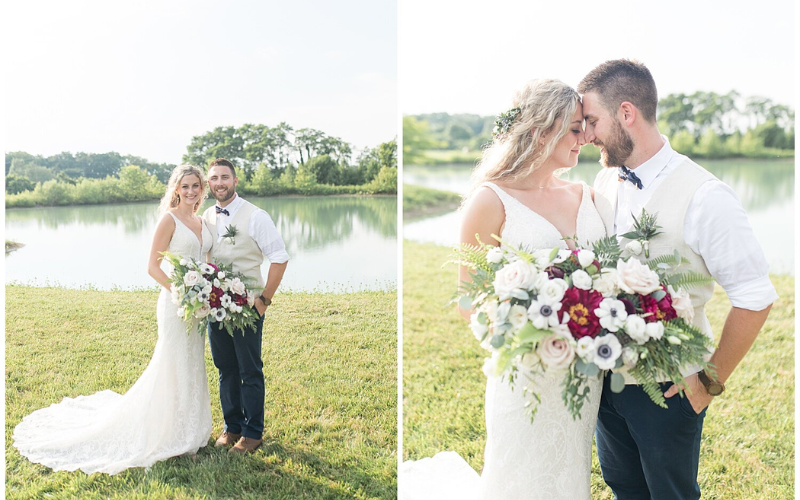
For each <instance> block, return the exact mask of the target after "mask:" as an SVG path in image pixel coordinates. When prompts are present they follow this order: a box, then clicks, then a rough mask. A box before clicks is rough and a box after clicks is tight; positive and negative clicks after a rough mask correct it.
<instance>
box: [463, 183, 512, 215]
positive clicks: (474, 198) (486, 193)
mask: <svg viewBox="0 0 800 500" xmlns="http://www.w3.org/2000/svg"><path fill="white" fill-rule="evenodd" d="M461 209H462V211H464V212H467V213H470V212H483V211H487V210H488V211H493V210H494V211H497V210H499V211H500V212H502V211H503V202H502V201H501V200H500V197H499V196H498V195H497V193H495V192H494V190H493V189H492V188H490V187H488V186H479V187H477V188H476V189H475V190H474V191H473V192H472V193H470V195H469V196H468V197H467V199H466V200H464V204H463V205H462V208H461Z"/></svg>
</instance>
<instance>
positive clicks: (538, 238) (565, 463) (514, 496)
mask: <svg viewBox="0 0 800 500" xmlns="http://www.w3.org/2000/svg"><path fill="white" fill-rule="evenodd" d="M582 184H583V183H582ZM484 185H485V186H488V187H489V188H491V189H492V190H494V191H495V193H497V195H498V197H499V198H500V200H501V201H502V202H503V206H504V208H505V226H504V227H503V230H502V233H501V238H502V239H503V240H504V241H506V242H508V244H509V245H511V246H512V247H516V248H519V246H520V245H522V246H523V247H526V248H527V249H530V250H533V249H541V248H554V247H556V246H558V247H560V248H567V245H566V243H565V242H564V240H562V239H561V234H560V233H559V232H558V230H557V229H556V228H555V226H553V225H552V224H551V223H550V222H548V221H547V220H546V219H544V218H543V217H542V216H540V215H539V214H537V213H536V212H533V211H532V210H531V209H529V208H528V207H526V206H525V205H523V204H522V203H521V202H519V201H518V200H517V199H516V198H514V197H512V196H511V195H509V194H508V193H506V192H505V191H503V190H502V189H500V188H499V187H498V186H496V185H494V184H491V183H486V184H484ZM603 201H604V200H603ZM609 208H610V207H609ZM576 232H577V236H578V242H579V243H580V244H581V245H586V244H590V243H592V242H594V241H596V240H598V239H600V238H603V237H605V236H606V228H605V225H604V223H603V218H602V217H601V216H600V214H599V212H598V210H597V208H596V207H595V204H594V203H593V202H592V197H591V192H590V191H589V187H588V186H587V185H586V184H583V197H582V200H581V204H580V208H579V210H578V217H577V225H576ZM465 328H466V325H465ZM562 380H563V374H547V375H545V376H543V377H540V378H537V379H536V381H535V382H532V383H531V382H530V381H528V387H529V388H530V389H531V390H532V391H534V392H536V393H537V394H539V396H540V397H541V403H540V404H539V407H538V408H539V409H538V412H537V413H536V418H535V420H534V421H533V423H531V420H530V417H529V416H528V412H527V410H526V409H525V403H526V401H528V400H530V399H531V398H532V396H531V395H530V394H525V392H524V389H523V385H524V384H525V383H526V379H525V378H524V377H522V376H520V377H519V378H518V379H517V381H516V383H515V386H514V389H512V388H511V387H510V385H509V383H508V381H507V380H505V379H502V378H500V377H493V378H490V379H489V380H488V381H487V384H486V408H485V411H486V448H485V451H484V466H483V473H482V474H481V475H480V476H479V475H478V473H477V472H475V471H474V470H473V469H472V468H471V467H470V466H469V464H468V463H467V462H466V461H465V460H464V459H463V458H461V457H460V456H459V455H458V454H457V453H455V452H452V451H451V452H442V453H438V454H437V455H436V456H434V457H433V458H425V459H422V460H419V461H415V462H405V463H403V465H402V466H401V470H400V474H399V480H400V483H399V486H400V498H401V500H423V499H425V500H434V499H435V500H448V499H453V500H456V499H457V500H473V499H474V500H477V499H480V500H590V499H591V493H590V478H591V462H592V436H593V434H594V428H595V424H596V422H597V410H598V407H599V405H600V395H601V392H602V383H601V380H600V379H594V378H593V379H591V382H590V388H591V393H590V396H589V399H588V400H587V401H586V402H585V404H584V406H583V408H582V411H581V418H580V419H578V420H573V418H572V416H571V415H570V414H569V412H568V411H567V409H566V407H565V406H564V403H563V401H562V398H561V390H562V386H561V381H562Z"/></svg>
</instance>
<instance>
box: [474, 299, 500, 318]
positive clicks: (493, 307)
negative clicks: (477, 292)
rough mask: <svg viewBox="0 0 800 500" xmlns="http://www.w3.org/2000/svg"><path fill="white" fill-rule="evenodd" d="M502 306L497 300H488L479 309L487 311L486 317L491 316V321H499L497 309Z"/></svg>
mask: <svg viewBox="0 0 800 500" xmlns="http://www.w3.org/2000/svg"><path fill="white" fill-rule="evenodd" d="M499 307H500V303H499V302H497V301H496V300H487V301H486V302H484V303H483V305H482V306H481V307H480V308H479V309H478V311H479V312H485V313H486V317H488V318H489V321H491V322H495V321H497V309H498V308H499Z"/></svg>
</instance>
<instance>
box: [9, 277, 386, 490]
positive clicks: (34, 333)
mask: <svg viewBox="0 0 800 500" xmlns="http://www.w3.org/2000/svg"><path fill="white" fill-rule="evenodd" d="M396 295H397V294H396V292H394V291H392V292H359V293H349V294H321V293H282V294H279V295H278V296H277V297H276V300H275V305H273V307H271V308H270V309H269V311H268V313H267V320H266V323H265V326H264V339H263V359H264V374H265V378H266V404H265V407H266V408H265V429H264V445H263V446H262V448H261V449H259V451H258V452H257V453H256V454H254V455H249V456H244V457H242V456H229V455H228V453H227V451H226V450H221V449H215V448H214V447H213V441H210V444H211V446H207V447H205V448H203V449H201V450H200V451H199V452H198V454H197V457H196V459H195V460H192V459H190V458H188V457H179V458H173V459H170V460H167V461H164V462H159V463H157V464H155V465H154V466H153V467H151V468H150V469H149V470H144V469H141V468H139V469H129V470H127V471H125V472H122V473H120V474H118V475H115V476H108V475H105V474H99V473H96V474H91V475H86V474H84V473H82V472H53V471H51V470H50V469H48V468H46V467H43V466H41V465H36V464H32V463H30V462H29V461H28V460H26V459H25V458H23V457H22V456H20V455H19V453H17V451H16V448H14V447H13V445H12V441H11V433H12V431H13V429H14V426H15V425H16V424H17V423H18V422H19V421H20V420H21V419H22V417H23V416H24V415H27V414H29V413H30V412H32V411H34V410H36V409H38V408H42V407H44V406H47V405H50V404H52V403H55V402H58V401H60V400H61V399H62V398H63V397H65V396H72V397H74V396H77V395H79V394H91V393H94V392H96V391H99V390H102V389H112V390H115V391H117V392H120V393H122V392H124V391H126V390H127V389H128V388H129V387H130V386H131V385H132V384H133V383H134V382H135V381H136V379H137V378H138V377H139V376H140V375H141V373H142V371H143V370H144V368H145V367H146V366H147V363H148V362H149V360H150V356H151V354H152V350H153V347H154V345H155V341H156V337H157V328H156V298H157V295H156V293H155V292H153V291H138V292H119V291H115V292H104V291H78V290H66V289H57V288H33V287H26V286H7V287H6V429H5V430H6V490H5V491H6V498H10V499H11V498H13V499H23V498H30V499H33V498H37V499H38V498H45V497H46V498H57V499H66V498H88V499H100V498H120V499H122V498H124V499H137V498H142V499H143V498H148V499H151V498H152V499H199V498H250V499H256V498H259V499H262V498H267V499H286V500H290V499H291V500H294V499H334V498H358V499H367V498H370V499H372V498H381V499H385V498H396V496H397V493H396V484H397V481H396V460H397V452H396V449H397V445H396V443H397V441H396V438H397V384H396V380H397V349H396V342H397V336H396V331H397V327H396V317H397V312H396V311H397V301H396ZM206 370H207V373H208V379H209V387H210V389H211V403H212V415H213V419H214V424H215V429H214V434H213V435H212V440H213V439H215V438H216V436H217V434H218V433H219V432H220V431H221V427H222V415H221V411H220V407H219V395H218V388H217V387H218V386H217V383H218V375H217V371H216V368H214V365H213V363H212V361H211V356H210V353H209V352H208V350H206Z"/></svg>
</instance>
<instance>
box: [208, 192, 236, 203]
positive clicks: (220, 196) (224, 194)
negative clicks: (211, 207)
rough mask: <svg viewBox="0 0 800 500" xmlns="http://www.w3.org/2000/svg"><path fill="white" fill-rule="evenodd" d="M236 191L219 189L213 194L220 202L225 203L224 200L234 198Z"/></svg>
mask: <svg viewBox="0 0 800 500" xmlns="http://www.w3.org/2000/svg"><path fill="white" fill-rule="evenodd" d="M235 193H236V192H235V191H234V190H233V189H225V191H223V192H222V193H218V192H217V191H213V192H212V193H211V194H213V195H214V198H216V200H217V201H218V202H220V203H224V202H226V201H228V200H230V199H231V198H233V195H234V194H235Z"/></svg>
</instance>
